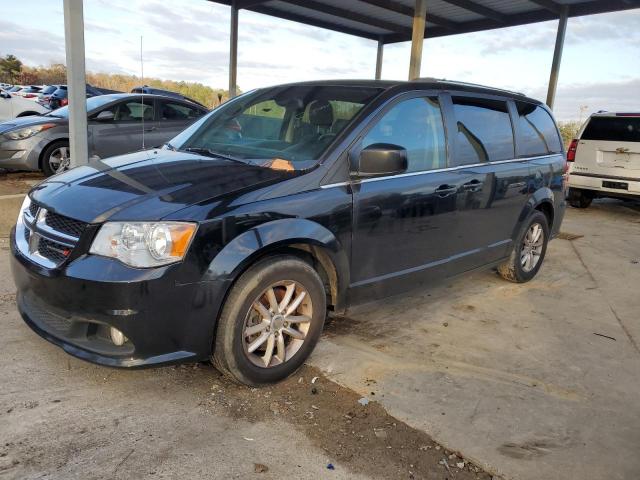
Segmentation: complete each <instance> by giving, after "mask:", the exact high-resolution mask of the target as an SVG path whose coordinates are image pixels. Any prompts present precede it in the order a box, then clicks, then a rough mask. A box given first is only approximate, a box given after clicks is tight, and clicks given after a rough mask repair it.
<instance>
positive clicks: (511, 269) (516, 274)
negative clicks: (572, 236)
mask: <svg viewBox="0 0 640 480" xmlns="http://www.w3.org/2000/svg"><path fill="white" fill-rule="evenodd" d="M548 243H549V222H548V221H547V217H546V216H545V215H544V213H542V212H540V211H538V210H535V211H534V212H533V213H532V214H531V215H530V216H529V219H528V221H527V222H526V223H525V224H524V228H523V229H522V231H521V232H520V234H519V235H518V238H517V239H516V243H515V245H514V248H513V251H512V252H511V256H510V257H509V260H508V261H507V262H505V263H503V264H502V265H500V266H499V267H498V273H499V274H500V275H501V276H502V278H504V279H506V280H509V281H511V282H516V283H524V282H528V281H529V280H531V279H532V278H533V277H535V276H536V274H537V273H538V270H540V267H541V266H542V262H543V260H544V256H545V254H546V253H547V244H548Z"/></svg>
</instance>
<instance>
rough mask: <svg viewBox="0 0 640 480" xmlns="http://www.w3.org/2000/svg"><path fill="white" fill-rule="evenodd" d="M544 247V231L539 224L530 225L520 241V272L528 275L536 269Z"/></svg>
mask: <svg viewBox="0 0 640 480" xmlns="http://www.w3.org/2000/svg"><path fill="white" fill-rule="evenodd" d="M543 247H544V230H543V228H542V225H540V224H539V223H534V224H532V225H531V226H530V227H529V229H528V230H527V233H526V234H525V236H524V239H523V240H522V250H521V251H520V264H521V265H522V270H524V271H525V272H526V273H529V272H530V271H531V270H533V269H534V268H536V265H538V262H540V257H541V256H542V249H543Z"/></svg>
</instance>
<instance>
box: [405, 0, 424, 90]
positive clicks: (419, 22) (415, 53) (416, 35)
mask: <svg viewBox="0 0 640 480" xmlns="http://www.w3.org/2000/svg"><path fill="white" fill-rule="evenodd" d="M415 2H416V7H415V9H414V13H413V34H412V35H411V58H410V59H409V80H415V79H416V78H418V77H420V66H421V63H422V44H423V43H424V29H425V24H426V16H427V0H415Z"/></svg>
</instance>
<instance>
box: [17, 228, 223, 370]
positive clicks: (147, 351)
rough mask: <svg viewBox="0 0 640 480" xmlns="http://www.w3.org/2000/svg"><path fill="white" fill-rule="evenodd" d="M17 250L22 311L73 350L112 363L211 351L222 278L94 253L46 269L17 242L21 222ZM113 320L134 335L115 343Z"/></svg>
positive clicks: (142, 363)
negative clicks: (182, 278)
mask: <svg viewBox="0 0 640 480" xmlns="http://www.w3.org/2000/svg"><path fill="white" fill-rule="evenodd" d="M11 253H12V255H11V270H12V273H13V278H14V281H15V283H16V286H17V290H18V293H17V303H18V310H19V312H20V314H21V315H22V318H23V319H24V321H25V322H26V323H27V325H29V326H30V327H31V328H32V329H33V330H34V331H35V332H36V333H38V334H39V335H41V336H42V337H44V338H45V339H47V340H49V341H50V342H52V343H54V344H56V345H58V346H60V347H62V348H63V349H64V350H65V351H66V352H67V353H69V354H71V355H73V356H76V357H78V358H81V359H83V360H87V361H90V362H93V363H97V364H100V365H106V366H110V367H146V366H153V365H159V364H169V363H179V362H184V361H195V360H204V359H206V358H208V357H209V355H210V354H211V348H212V344H213V332H214V329H215V323H216V318H217V312H218V309H219V307H220V304H221V299H222V296H223V292H224V290H225V288H226V285H224V284H223V283H222V282H213V281H212V282H195V283H188V284H184V283H181V284H178V282H177V281H176V272H177V270H178V269H179V268H180V264H177V265H170V266H167V267H163V268H158V269H135V268H130V267H127V266H126V265H123V264H122V263H120V262H118V261H116V260H113V259H109V258H104V257H99V256H94V255H83V256H80V257H79V258H77V259H75V260H73V261H71V262H70V263H69V264H68V265H63V266H62V267H61V268H59V269H46V268H44V267H42V266H40V265H37V264H35V263H34V262H32V261H31V260H29V259H28V258H27V257H26V256H24V255H23V254H22V253H21V251H20V250H19V249H18V248H17V246H16V242H15V229H14V231H12V233H11ZM109 327H115V328H117V329H118V330H120V331H121V332H123V333H124V335H125V336H126V337H127V338H128V339H129V341H128V342H127V343H125V344H124V345H122V346H116V345H115V344H113V342H111V341H110V338H109V335H108V331H109Z"/></svg>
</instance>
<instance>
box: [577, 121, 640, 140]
mask: <svg viewBox="0 0 640 480" xmlns="http://www.w3.org/2000/svg"><path fill="white" fill-rule="evenodd" d="M581 140H604V141H618V142H640V117H591V119H590V120H589V123H588V124H587V126H586V127H585V129H584V132H583V133H582V137H581Z"/></svg>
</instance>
